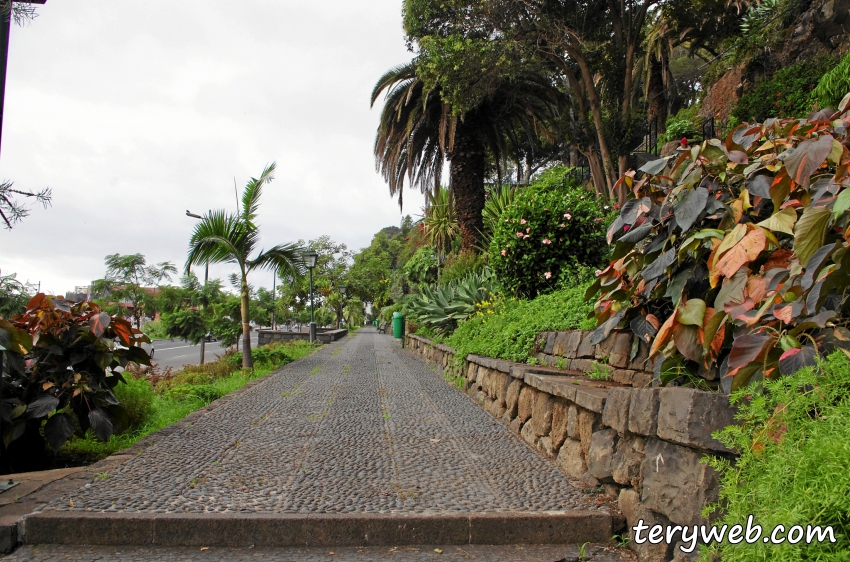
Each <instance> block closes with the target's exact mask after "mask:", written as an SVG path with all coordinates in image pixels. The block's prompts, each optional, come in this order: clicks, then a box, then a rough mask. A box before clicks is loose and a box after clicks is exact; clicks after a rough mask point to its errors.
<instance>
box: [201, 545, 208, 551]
mask: <svg viewBox="0 0 850 562" xmlns="http://www.w3.org/2000/svg"><path fill="white" fill-rule="evenodd" d="M209 549H210V547H208V546H202V547H201V550H209Z"/></svg>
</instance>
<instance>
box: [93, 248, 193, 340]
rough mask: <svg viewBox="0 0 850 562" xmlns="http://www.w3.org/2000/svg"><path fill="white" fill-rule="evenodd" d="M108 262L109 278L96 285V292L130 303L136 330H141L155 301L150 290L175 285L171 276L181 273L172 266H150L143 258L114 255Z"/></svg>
mask: <svg viewBox="0 0 850 562" xmlns="http://www.w3.org/2000/svg"><path fill="white" fill-rule="evenodd" d="M104 261H105V262H106V277H105V278H103V279H99V280H98V281H95V283H94V286H93V287H92V292H93V293H108V296H110V297H112V298H113V299H117V300H121V299H124V300H126V301H127V302H129V303H130V304H131V305H132V308H133V318H135V319H136V326H141V321H142V312H143V311H144V309H145V305H146V304H148V303H149V302H150V301H152V300H153V299H152V295H151V292H150V291H149V290H147V289H150V288H156V287H159V285H160V284H161V283H162V281H163V279H167V280H169V281H171V274H172V273H177V268H176V267H174V264H172V263H171V262H162V263H159V264H156V265H150V266H149V265H147V260H146V258H145V256H143V255H142V254H128V255H121V254H112V255H108V256H106V258H104ZM119 306H120V304H119Z"/></svg>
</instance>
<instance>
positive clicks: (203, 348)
mask: <svg viewBox="0 0 850 562" xmlns="http://www.w3.org/2000/svg"><path fill="white" fill-rule="evenodd" d="M186 216H187V217H192V218H193V219H203V218H204V217H202V216H201V215H196V214H195V213H190V212H189V210H188V209H186ZM209 276H210V260H207V263H206V264H205V265H204V297H206V292H207V279H209ZM206 352H207V332H206V326H205V327H204V337H202V338H201V365H203V364H204V355H206Z"/></svg>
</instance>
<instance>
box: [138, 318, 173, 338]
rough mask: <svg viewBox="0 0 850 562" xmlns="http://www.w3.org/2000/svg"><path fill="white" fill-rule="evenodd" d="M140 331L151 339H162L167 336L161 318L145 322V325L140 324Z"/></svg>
mask: <svg viewBox="0 0 850 562" xmlns="http://www.w3.org/2000/svg"><path fill="white" fill-rule="evenodd" d="M142 331H143V332H144V333H145V334H147V336H148V337H149V338H150V339H152V340H164V339H166V338H168V337H169V336H168V333H167V332H166V331H165V325H164V324H163V323H162V320H152V321H150V322H145V325H144V326H142Z"/></svg>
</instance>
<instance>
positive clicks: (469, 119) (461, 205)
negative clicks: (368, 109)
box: [372, 62, 561, 252]
mask: <svg viewBox="0 0 850 562" xmlns="http://www.w3.org/2000/svg"><path fill="white" fill-rule="evenodd" d="M418 71H419V67H418V66H417V63H416V62H411V63H408V64H405V65H401V66H398V67H396V68H393V69H391V70H390V71H389V72H387V73H386V74H384V75H383V76H382V77H381V78H380V79H379V80H378V82H377V83H376V84H375V88H374V89H373V90H372V104H373V105H374V103H375V101H376V100H377V99H378V97H379V96H380V95H381V92H383V91H387V96H386V103H385V105H384V108H383V111H382V113H381V121H380V124H379V125H378V133H377V136H376V138H375V160H376V164H377V167H378V169H379V170H380V171H381V173H382V174H383V176H384V179H385V180H386V181H387V183H388V184H389V187H390V194H391V195H398V197H399V205H401V203H402V188H403V185H404V180H405V177H408V178H409V180H410V183H411V184H412V185H417V186H418V187H419V188H420V189H421V191H422V192H423V193H425V192H429V191H432V192H433V193H434V194H438V190H439V181H440V178H441V176H442V166H443V160H444V158H447V159H448V160H449V162H450V174H449V175H450V178H451V189H452V194H453V197H454V203H455V214H456V216H457V222H458V226H459V228H460V234H461V250H462V251H472V252H474V251H477V249H478V246H479V243H480V237H481V232H482V230H483V227H484V225H483V221H482V215H481V213H482V210H483V208H484V199H485V189H484V178H485V175H486V171H487V161H488V157H489V158H491V160H492V161H493V162H495V163H497V164H498V162H500V161H501V160H502V157H503V156H504V155H509V154H512V153H513V152H518V151H520V150H521V149H520V147H522V146H523V145H524V139H526V138H535V139H536V138H537V137H538V136H540V135H544V136H546V135H547V134H548V132H547V130H546V129H545V127H544V126H543V125H544V124H546V123H549V122H552V121H554V120H555V118H556V114H557V107H558V104H559V103H560V100H561V97H560V96H561V94H560V92H559V91H558V90H557V89H556V88H555V87H554V85H553V84H552V83H551V82H550V81H549V80H548V79H547V78H545V77H544V76H541V75H540V74H535V73H533V72H523V73H517V74H516V75H515V76H513V77H511V78H509V79H508V78H506V77H500V78H498V79H493V80H489V81H486V82H484V81H482V82H481V84H482V85H485V88H484V91H482V92H480V95H479V97H478V99H477V100H476V102H475V103H474V104H472V105H471V106H470V107H468V108H466V109H465V110H464V111H462V112H460V111H459V108H455V109H453V108H452V105H451V104H450V103H446V102H445V101H444V100H443V99H442V98H441V95H442V89H441V87H440V85H439V84H436V83H435V84H430V85H429V84H426V83H425V82H424V81H423V80H422V78H421V77H420V76H419V75H418ZM434 74H435V73H434V72H432V75H434ZM436 75H437V76H439V72H438V71H437V72H436ZM524 135H525V136H524Z"/></svg>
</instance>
